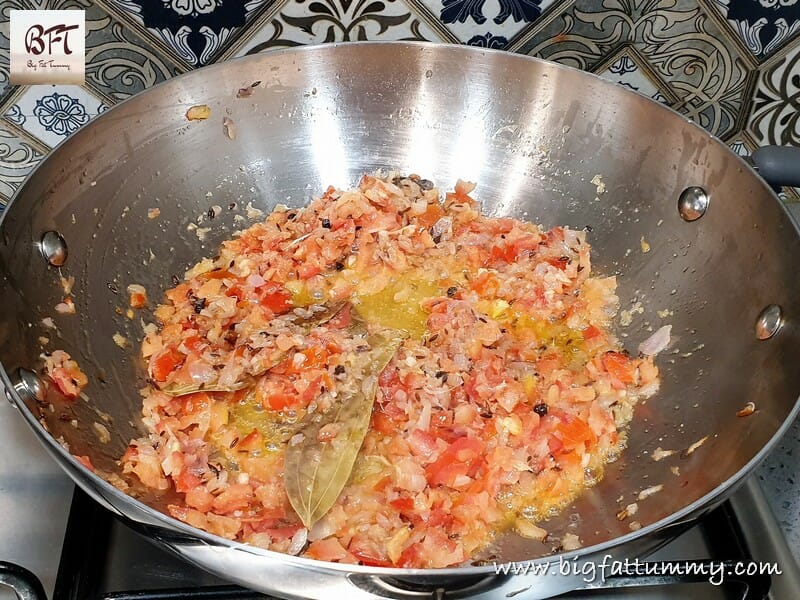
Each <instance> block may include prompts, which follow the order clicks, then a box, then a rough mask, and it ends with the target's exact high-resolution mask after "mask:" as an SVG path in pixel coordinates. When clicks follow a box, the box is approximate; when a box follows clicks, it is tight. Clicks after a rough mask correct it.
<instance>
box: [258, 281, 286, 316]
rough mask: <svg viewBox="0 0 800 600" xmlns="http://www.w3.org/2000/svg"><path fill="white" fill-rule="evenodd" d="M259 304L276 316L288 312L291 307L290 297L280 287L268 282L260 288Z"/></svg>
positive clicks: (284, 289)
mask: <svg viewBox="0 0 800 600" xmlns="http://www.w3.org/2000/svg"><path fill="white" fill-rule="evenodd" d="M260 292H261V298H260V300H259V304H261V306H263V307H264V308H268V309H269V310H271V311H272V312H273V313H275V314H276V315H280V314H283V313H285V312H286V311H288V310H289V309H290V308H291V307H292V296H291V294H289V292H288V291H287V290H286V288H284V287H283V286H282V285H278V284H276V283H271V282H268V283H266V284H265V285H263V286H261V288H260Z"/></svg>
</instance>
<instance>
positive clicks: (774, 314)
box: [756, 304, 783, 340]
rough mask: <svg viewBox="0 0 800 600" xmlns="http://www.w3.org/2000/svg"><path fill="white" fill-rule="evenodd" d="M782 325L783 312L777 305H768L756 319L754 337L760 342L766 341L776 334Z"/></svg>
mask: <svg viewBox="0 0 800 600" xmlns="http://www.w3.org/2000/svg"><path fill="white" fill-rule="evenodd" d="M782 325H783V310H781V307H780V306H778V305H777V304H770V305H769V306H767V307H766V308H765V309H764V310H762V311H761V314H760V315H758V319H756V337H757V338H758V339H760V340H768V339H769V338H771V337H772V336H773V335H775V334H776V333H778V330H779V329H780V328H781V326H782Z"/></svg>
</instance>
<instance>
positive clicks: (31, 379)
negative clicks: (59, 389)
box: [12, 369, 44, 402]
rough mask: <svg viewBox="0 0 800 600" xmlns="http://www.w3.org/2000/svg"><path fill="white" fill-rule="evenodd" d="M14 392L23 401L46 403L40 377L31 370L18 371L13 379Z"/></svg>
mask: <svg viewBox="0 0 800 600" xmlns="http://www.w3.org/2000/svg"><path fill="white" fill-rule="evenodd" d="M12 381H13V384H14V390H15V391H16V392H17V394H18V395H19V397H20V398H22V399H23V400H37V401H39V402H43V401H44V384H43V383H42V380H41V379H39V376H38V375H37V374H36V373H34V372H33V371H31V370H29V369H17V370H16V372H15V373H14V376H13V377H12Z"/></svg>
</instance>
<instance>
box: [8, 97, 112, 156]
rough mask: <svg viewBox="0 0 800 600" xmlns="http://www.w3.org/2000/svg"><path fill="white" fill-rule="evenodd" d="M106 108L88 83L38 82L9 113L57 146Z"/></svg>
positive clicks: (19, 98)
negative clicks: (89, 88) (87, 85)
mask: <svg viewBox="0 0 800 600" xmlns="http://www.w3.org/2000/svg"><path fill="white" fill-rule="evenodd" d="M106 108H107V106H106V105H105V104H104V103H103V101H102V100H101V99H100V98H98V97H97V96H95V95H94V94H92V93H91V92H90V91H88V90H87V89H86V88H85V87H79V86H77V85H36V86H30V87H28V88H26V89H25V90H24V91H23V92H22V93H21V94H20V95H19V96H18V97H17V98H16V99H15V101H14V104H13V105H12V106H10V107H8V108H7V109H6V112H5V117H6V118H7V119H8V120H9V121H11V122H13V123H14V124H16V125H18V126H19V127H21V128H22V129H24V130H25V131H26V132H28V133H29V134H31V135H32V136H34V137H35V138H37V139H39V140H41V141H42V142H44V143H45V144H47V145H48V146H55V145H56V144H58V143H60V142H61V141H63V140H64V139H66V138H67V136H69V135H70V134H72V133H75V132H76V131H77V130H78V129H79V128H80V127H82V126H83V125H85V124H86V123H88V122H89V121H90V120H91V119H92V117H95V116H97V115H98V114H99V113H101V112H103V111H104V110H105V109H106Z"/></svg>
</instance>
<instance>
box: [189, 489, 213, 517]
mask: <svg viewBox="0 0 800 600" xmlns="http://www.w3.org/2000/svg"><path fill="white" fill-rule="evenodd" d="M213 503H214V495H213V494H212V493H211V492H209V491H208V490H207V489H206V487H205V486H204V485H198V486H195V487H193V488H191V489H189V490H188V491H187V492H186V504H187V505H188V506H191V507H192V508H196V509H197V510H199V511H201V512H207V511H209V510H211V505H212V504H213Z"/></svg>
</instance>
